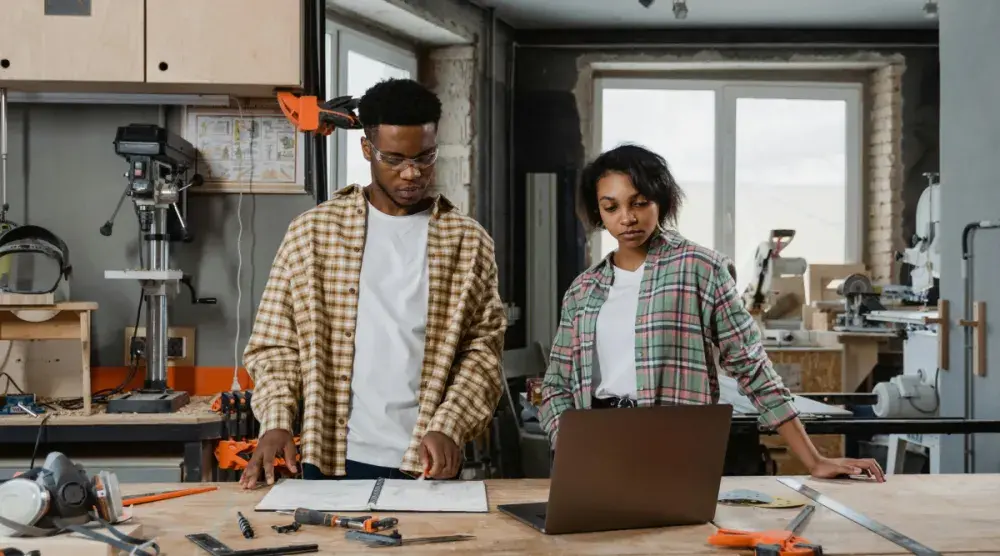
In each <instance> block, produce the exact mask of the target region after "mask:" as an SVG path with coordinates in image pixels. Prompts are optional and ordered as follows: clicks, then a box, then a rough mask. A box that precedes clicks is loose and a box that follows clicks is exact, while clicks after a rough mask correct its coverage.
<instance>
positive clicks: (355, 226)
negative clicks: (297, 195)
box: [243, 185, 507, 475]
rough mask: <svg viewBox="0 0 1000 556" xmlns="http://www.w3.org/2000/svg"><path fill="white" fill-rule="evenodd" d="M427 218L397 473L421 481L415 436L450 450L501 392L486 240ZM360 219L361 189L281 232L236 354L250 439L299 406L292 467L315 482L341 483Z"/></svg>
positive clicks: (502, 326) (443, 203) (443, 202)
mask: <svg viewBox="0 0 1000 556" xmlns="http://www.w3.org/2000/svg"><path fill="white" fill-rule="evenodd" d="M431 211H432V212H431V215H432V216H431V220H430V227H429V230H428V238H427V258H428V264H429V268H430V292H429V293H430V298H429V300H428V315H427V329H426V342H425V351H426V353H425V356H424V363H423V369H422V374H423V379H422V381H421V383H420V393H419V414H418V418H417V425H416V428H415V429H414V431H413V437H412V439H411V440H410V446H409V449H408V450H407V451H406V453H405V455H404V456H403V462H402V465H401V466H400V469H401V470H403V471H407V472H410V473H413V474H419V473H421V472H422V471H423V469H422V468H421V466H420V458H419V454H418V448H419V445H420V441H421V439H422V438H423V436H424V434H425V433H426V432H431V431H437V432H440V433H443V434H445V435H447V436H448V437H449V438H451V439H452V440H454V441H455V443H457V444H458V446H459V447H460V448H461V447H463V446H464V445H465V443H466V442H467V441H468V440H470V439H472V438H474V437H476V436H478V435H479V434H481V433H482V431H484V430H485V429H486V427H487V426H488V424H489V423H490V421H491V419H492V416H493V411H494V409H495V408H496V405H497V402H498V401H499V398H500V394H501V392H502V382H501V380H502V379H501V370H500V364H501V357H502V352H503V339H504V333H505V330H506V327H507V317H506V313H505V310H504V306H503V303H502V302H501V300H500V295H499V292H498V288H497V266H496V260H495V258H494V247H493V240H492V238H490V237H489V235H488V234H487V233H486V231H485V230H484V229H483V228H482V226H480V225H479V224H478V223H477V222H476V221H475V220H473V219H471V218H469V217H467V216H464V215H462V214H459V212H458V211H457V210H455V207H454V206H453V205H452V204H451V203H450V202H449V201H448V200H447V199H445V198H444V197H443V196H438V197H437V198H436V200H435V203H434V206H433V208H432V209H431ZM367 215H368V202H367V199H366V197H365V195H364V193H363V189H362V188H361V187H358V186H354V185H352V186H349V187H346V188H343V189H341V190H339V191H338V192H337V193H335V194H334V196H333V198H332V199H330V200H329V201H327V202H325V203H323V204H321V205H319V206H317V207H316V208H313V209H310V210H308V211H306V212H305V213H303V214H302V215H300V216H299V217H297V218H296V219H295V220H294V221H292V223H291V225H290V226H289V228H288V231H287V233H286V234H285V237H284V240H283V241H282V242H281V245H280V247H279V248H278V253H277V255H276V256H275V259H274V264H273V266H272V268H271V273H270V277H269V278H268V281H267V285H266V286H265V288H264V293H263V295H262V297H261V301H260V306H259V307H258V309H257V318H256V321H255V323H254V327H253V333H252V335H251V337H250V340H249V343H248V344H247V347H246V350H245V351H244V354H243V362H244V365H245V366H246V368H247V371H248V372H249V373H250V375H251V376H252V377H253V380H254V396H253V399H252V402H251V404H252V406H253V411H254V415H256V417H257V419H258V420H259V421H260V433H261V435H263V434H264V433H265V432H267V431H269V430H271V429H286V430H289V431H291V430H292V423H293V422H294V421H295V418H296V417H297V416H298V410H299V404H300V402H301V404H302V415H301V418H302V431H301V442H300V450H301V456H302V461H303V462H306V463H311V464H313V465H316V466H317V467H319V469H320V471H321V472H322V473H324V474H326V475H343V474H345V473H346V471H345V462H346V454H347V419H348V415H349V410H350V407H349V405H350V401H351V389H350V386H351V376H352V373H353V366H354V365H353V361H354V328H355V322H356V317H357V314H358V311H359V310H361V311H363V310H364V307H360V308H359V307H358V283H359V281H360V277H361V256H362V254H363V252H364V249H365V235H366V221H367ZM370 247H371V248H374V249H378V246H370Z"/></svg>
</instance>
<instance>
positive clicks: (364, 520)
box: [294, 508, 399, 533]
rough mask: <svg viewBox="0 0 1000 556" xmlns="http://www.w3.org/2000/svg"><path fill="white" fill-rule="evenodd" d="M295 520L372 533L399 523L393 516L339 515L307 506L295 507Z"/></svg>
mask: <svg viewBox="0 0 1000 556" xmlns="http://www.w3.org/2000/svg"><path fill="white" fill-rule="evenodd" d="M294 515H295V522H296V523H301V524H302V525H323V526H325V527H343V528H344V529H354V530H357V531H364V532H366V533H374V532H376V531H382V530H384V529H390V528H392V527H395V526H396V525H398V524H399V520H398V519H396V518H394V517H384V518H382V519H375V518H373V517H372V516H370V515H366V516H363V517H341V516H339V515H334V514H331V513H326V512H318V511H316V510H310V509H307V508H296V509H295V514H294Z"/></svg>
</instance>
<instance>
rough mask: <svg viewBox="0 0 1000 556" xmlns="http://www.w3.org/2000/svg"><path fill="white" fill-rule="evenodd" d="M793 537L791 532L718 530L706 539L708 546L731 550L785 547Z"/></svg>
mask: <svg viewBox="0 0 1000 556" xmlns="http://www.w3.org/2000/svg"><path fill="white" fill-rule="evenodd" d="M793 538H795V537H794V535H793V534H792V532H791V531H740V530H737V529H719V530H718V531H716V532H715V534H714V535H712V536H711V537H708V542H709V544H712V545H715V546H728V547H731V548H753V547H755V546H757V545H758V544H779V545H785V544H786V543H788V542H789V541H791V540H792V539H793Z"/></svg>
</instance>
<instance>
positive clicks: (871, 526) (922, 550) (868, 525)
mask: <svg viewBox="0 0 1000 556" xmlns="http://www.w3.org/2000/svg"><path fill="white" fill-rule="evenodd" d="M778 482H779V483H781V484H783V485H785V486H786V487H788V488H790V489H792V490H795V491H797V492H798V493H799V494H802V495H803V496H805V497H807V498H810V499H811V500H812V501H813V502H816V503H817V504H819V505H821V506H823V507H825V508H827V509H829V510H832V511H834V512H836V513H838V514H840V515H842V516H843V517H846V518H847V519H849V520H851V521H853V522H854V523H857V524H858V525H860V526H862V527H864V528H865V529H868V530H869V531H871V532H872V533H875V534H876V535H879V536H881V537H883V538H885V539H888V540H890V541H892V542H894V543H896V544H897V545H899V546H901V547H903V548H905V549H907V550H909V551H910V552H912V553H913V554H917V555H919V556H941V553H940V552H938V551H937V550H934V549H932V548H928V547H926V546H924V545H922V544H920V543H919V542H917V541H915V540H913V539H911V538H910V537H907V536H906V535H904V534H902V533H900V532H899V531H896V530H894V529H890V528H889V527H886V526H885V525H883V524H881V523H879V522H877V521H875V520H873V519H871V518H870V517H868V516H866V515H864V514H860V513H858V512H856V511H854V510H852V509H850V508H848V507H847V506H845V505H843V504H841V503H840V502H837V501H836V500H834V499H832V498H830V497H829V496H826V495H825V494H821V493H819V492H818V491H816V490H815V489H813V488H810V487H808V486H806V485H804V484H802V483H800V482H799V481H796V480H795V479H789V478H785V477H782V478H780V479H778Z"/></svg>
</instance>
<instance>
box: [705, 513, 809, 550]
mask: <svg viewBox="0 0 1000 556" xmlns="http://www.w3.org/2000/svg"><path fill="white" fill-rule="evenodd" d="M815 510H816V506H806V507H805V508H803V509H802V511H801V512H799V515H797V516H795V519H793V520H792V521H791V523H789V524H788V527H787V528H786V529H785V530H784V531H739V530H736V529H722V528H720V529H719V530H718V531H716V533H715V534H714V535H712V536H711V537H709V538H708V542H709V543H710V544H713V545H715V546H728V547H731V548H753V549H754V554H755V555H756V556H800V555H801V556H823V548H822V547H820V546H819V545H816V544H811V543H809V541H807V540H805V539H803V538H802V537H800V536H799V534H800V533H801V531H802V529H804V528H805V524H806V520H808V519H809V516H811V515H812V513H813V512H814V511H815Z"/></svg>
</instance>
